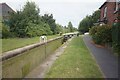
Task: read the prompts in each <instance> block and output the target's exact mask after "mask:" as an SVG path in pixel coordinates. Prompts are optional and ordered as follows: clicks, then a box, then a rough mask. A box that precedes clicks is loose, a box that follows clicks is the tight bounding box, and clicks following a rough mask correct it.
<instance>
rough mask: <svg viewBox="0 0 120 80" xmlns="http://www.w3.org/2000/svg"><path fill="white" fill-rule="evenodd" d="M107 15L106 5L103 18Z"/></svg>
mask: <svg viewBox="0 0 120 80" xmlns="http://www.w3.org/2000/svg"><path fill="white" fill-rule="evenodd" d="M106 17H107V7H105V8H104V18H106Z"/></svg>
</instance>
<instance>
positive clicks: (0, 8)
mask: <svg viewBox="0 0 120 80" xmlns="http://www.w3.org/2000/svg"><path fill="white" fill-rule="evenodd" d="M14 12H15V11H14V10H13V9H12V8H11V7H9V6H8V5H7V4H6V3H0V20H2V21H7V20H8V19H9V16H10V15H9V14H10V13H14Z"/></svg>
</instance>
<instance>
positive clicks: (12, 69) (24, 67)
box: [2, 37, 63, 78]
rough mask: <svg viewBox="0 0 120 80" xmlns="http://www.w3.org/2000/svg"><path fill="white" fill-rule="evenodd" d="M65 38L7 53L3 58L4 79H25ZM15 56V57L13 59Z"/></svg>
mask: <svg viewBox="0 0 120 80" xmlns="http://www.w3.org/2000/svg"><path fill="white" fill-rule="evenodd" d="M62 41H63V37H59V38H55V39H52V40H49V41H47V43H38V44H34V45H32V46H29V47H27V48H22V49H21V50H16V51H14V52H9V54H7V53H6V55H3V57H2V60H3V61H2V77H3V78H23V77H25V76H26V75H27V74H28V73H29V72H30V71H31V70H33V69H34V68H35V67H36V66H38V65H39V64H40V63H41V62H42V61H43V60H44V59H45V57H47V56H49V55H50V54H52V53H53V52H54V51H55V50H56V49H57V48H58V47H59V46H60V45H62ZM13 56H14V57H13Z"/></svg>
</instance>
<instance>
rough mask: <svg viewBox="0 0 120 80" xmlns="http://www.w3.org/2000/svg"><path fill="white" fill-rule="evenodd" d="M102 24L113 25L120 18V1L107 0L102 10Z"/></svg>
mask: <svg viewBox="0 0 120 80" xmlns="http://www.w3.org/2000/svg"><path fill="white" fill-rule="evenodd" d="M99 9H100V12H101V13H100V20H99V22H100V23H102V24H103V23H104V24H108V25H112V24H113V22H114V20H115V19H118V16H120V0H107V1H106V2H105V3H104V4H103V5H102V6H101V7H100V8H99Z"/></svg>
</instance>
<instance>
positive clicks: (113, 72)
mask: <svg viewBox="0 0 120 80" xmlns="http://www.w3.org/2000/svg"><path fill="white" fill-rule="evenodd" d="M91 41H92V40H91V37H90V36H89V35H84V42H85V44H86V46H87V47H88V49H89V50H90V51H91V52H92V55H93V56H94V58H95V59H96V61H97V63H98V65H99V66H100V69H101V70H102V72H103V73H104V75H105V77H106V78H118V60H117V57H115V56H114V55H113V53H112V52H111V51H110V50H108V49H106V48H100V47H96V46H95V45H94V44H91Z"/></svg>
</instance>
